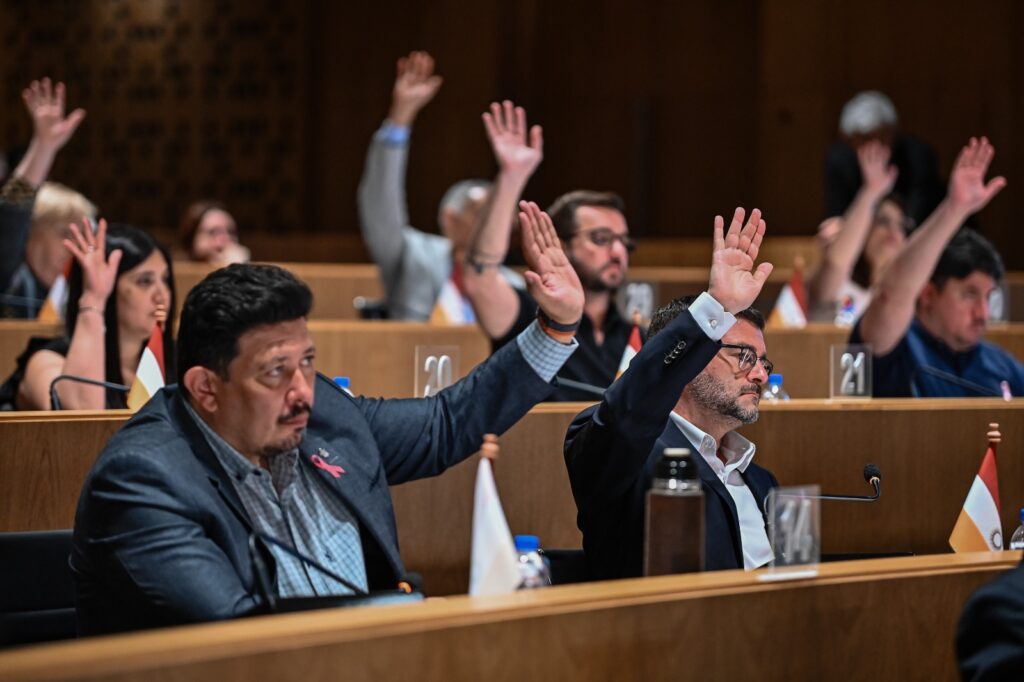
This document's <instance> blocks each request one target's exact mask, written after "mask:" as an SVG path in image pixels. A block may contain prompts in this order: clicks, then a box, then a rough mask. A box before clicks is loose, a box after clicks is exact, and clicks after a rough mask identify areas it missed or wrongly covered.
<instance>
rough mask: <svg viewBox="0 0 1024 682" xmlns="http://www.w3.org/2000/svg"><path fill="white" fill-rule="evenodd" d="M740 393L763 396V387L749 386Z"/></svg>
mask: <svg viewBox="0 0 1024 682" xmlns="http://www.w3.org/2000/svg"><path fill="white" fill-rule="evenodd" d="M740 393H755V394H757V395H761V387H760V386H758V385H757V384H747V385H746V386H744V387H743V388H741V389H740Z"/></svg>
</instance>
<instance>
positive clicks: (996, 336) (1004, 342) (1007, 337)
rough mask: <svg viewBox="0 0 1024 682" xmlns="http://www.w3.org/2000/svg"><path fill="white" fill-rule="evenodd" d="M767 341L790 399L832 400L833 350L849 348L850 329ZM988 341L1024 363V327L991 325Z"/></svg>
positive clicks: (769, 333) (773, 333) (773, 331)
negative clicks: (846, 345) (830, 394)
mask: <svg viewBox="0 0 1024 682" xmlns="http://www.w3.org/2000/svg"><path fill="white" fill-rule="evenodd" d="M764 337H765V344H766V345H767V348H768V357H770V358H771V359H772V361H773V362H774V363H775V367H776V371H778V372H780V373H781V374H782V375H783V376H784V377H785V382H784V383H785V387H786V392H788V393H789V395H790V396H791V397H793V398H827V397H829V377H830V372H831V366H830V362H831V360H830V358H831V356H830V349H831V347H832V346H833V345H838V344H846V342H847V340H848V339H849V338H850V329H845V328H842V327H836V326H834V325H831V324H810V325H808V326H807V327H805V328H803V329H783V328H779V327H769V328H768V329H766V330H765V334H764ZM985 340H986V341H989V342H991V343H994V344H996V345H997V346H1001V347H1002V348H1004V349H1005V350H1006V351H1007V352H1009V353H1011V354H1012V355H1013V356H1014V357H1016V358H1017V359H1018V360H1021V359H1024V324H1020V323H1016V324H998V325H992V327H991V328H989V330H988V332H987V333H986V334H985Z"/></svg>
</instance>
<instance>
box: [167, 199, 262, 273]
mask: <svg viewBox="0 0 1024 682" xmlns="http://www.w3.org/2000/svg"><path fill="white" fill-rule="evenodd" d="M178 244H179V247H180V248H181V249H182V252H183V253H184V255H185V257H186V258H187V259H188V260H193V261H201V262H205V263H210V264H212V265H217V266H224V265H230V264H232V263H248V262H249V256H250V253H249V249H247V248H245V247H244V246H242V245H241V244H239V243H238V225H237V224H236V223H235V219H234V217H233V216H232V215H231V214H230V213H229V212H228V209H227V206H225V205H224V204H222V203H221V202H219V201H215V200H213V199H204V200H202V201H196V202H194V203H192V205H190V206H189V207H188V208H187V209H185V213H184V214H183V215H182V216H181V224H180V225H179V226H178Z"/></svg>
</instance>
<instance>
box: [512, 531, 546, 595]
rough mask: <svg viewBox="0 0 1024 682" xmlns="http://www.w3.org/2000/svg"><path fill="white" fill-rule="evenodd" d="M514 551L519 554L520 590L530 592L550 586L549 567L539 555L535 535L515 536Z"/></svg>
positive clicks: (538, 543) (538, 544)
mask: <svg viewBox="0 0 1024 682" xmlns="http://www.w3.org/2000/svg"><path fill="white" fill-rule="evenodd" d="M516 551H517V552H519V575H520V576H521V577H522V580H521V581H520V583H519V587H518V588H516V589H520V590H532V589H534V588H537V587H547V586H548V585H550V584H551V565H550V563H549V562H548V559H547V557H546V556H544V555H543V554H541V553H540V538H538V537H537V536H536V535H517V536H516Z"/></svg>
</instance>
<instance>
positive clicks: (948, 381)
mask: <svg viewBox="0 0 1024 682" xmlns="http://www.w3.org/2000/svg"><path fill="white" fill-rule="evenodd" d="M994 154H995V149H994V148H993V147H992V145H991V144H990V143H989V141H988V140H987V139H986V138H984V137H982V138H981V139H980V140H979V139H975V138H971V140H970V142H969V143H968V145H967V146H965V147H964V148H963V150H961V152H960V155H959V156H958V157H957V160H956V163H955V164H954V167H953V172H952V174H951V176H950V181H949V192H948V194H947V195H946V198H945V199H944V200H943V201H942V203H941V204H939V207H938V208H937V209H935V211H934V212H933V213H932V214H931V215H930V216H929V217H928V219H927V220H926V221H925V222H924V224H923V225H922V226H921V227H920V229H918V230H917V231H915V232H914V234H913V235H911V237H910V238H909V239H908V240H907V242H906V245H905V247H904V248H903V250H902V251H901V252H900V253H899V254H898V255H897V256H895V257H894V258H893V261H892V263H891V264H890V266H889V268H888V269H887V270H886V272H885V273H884V274H883V275H882V277H881V279H880V280H879V281H878V283H877V284H876V287H875V291H874V294H873V297H872V300H871V304H870V305H869V306H868V308H867V310H865V312H864V315H863V317H861V319H860V321H859V322H858V323H857V325H856V326H855V327H854V329H853V333H852V334H851V336H850V343H867V344H871V346H872V351H873V354H874V362H873V368H872V374H873V381H874V386H873V390H872V392H873V394H874V395H875V396H878V397H894V398H900V397H929V398H944V397H969V396H1003V395H1006V394H1007V392H1009V393H1010V394H1012V395H1015V396H1024V367H1022V366H1021V364H1020V362H1018V361H1017V359H1016V358H1014V357H1013V356H1012V355H1010V354H1009V353H1007V352H1006V351H1005V350H1003V349H1001V348H999V347H998V346H995V345H993V344H991V343H987V342H985V341H983V340H982V337H983V336H984V334H985V329H986V328H987V326H988V322H989V317H990V309H989V299H990V297H991V295H992V293H993V292H994V291H995V290H996V288H997V287H998V283H999V281H1000V280H1001V279H1002V277H1003V264H1002V260H1001V259H1000V257H999V254H998V253H997V252H996V250H995V248H994V247H993V246H992V244H991V243H989V242H988V240H986V239H985V238H984V237H982V236H981V235H979V234H978V233H976V232H974V231H973V230H971V229H969V228H962V225H963V223H964V221H965V220H967V218H969V217H970V216H971V215H973V214H974V213H976V212H978V211H979V210H981V209H982V208H984V207H985V206H986V205H987V204H988V202H989V201H990V200H991V199H992V197H994V196H995V195H996V194H997V193H999V191H1000V190H1001V189H1002V188H1003V187H1004V186H1006V180H1005V179H1004V178H1002V177H996V178H993V179H991V180H989V181H988V183H986V182H985V174H986V172H987V170H988V167H989V164H990V163H991V161H992V157H993V155H994Z"/></svg>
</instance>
